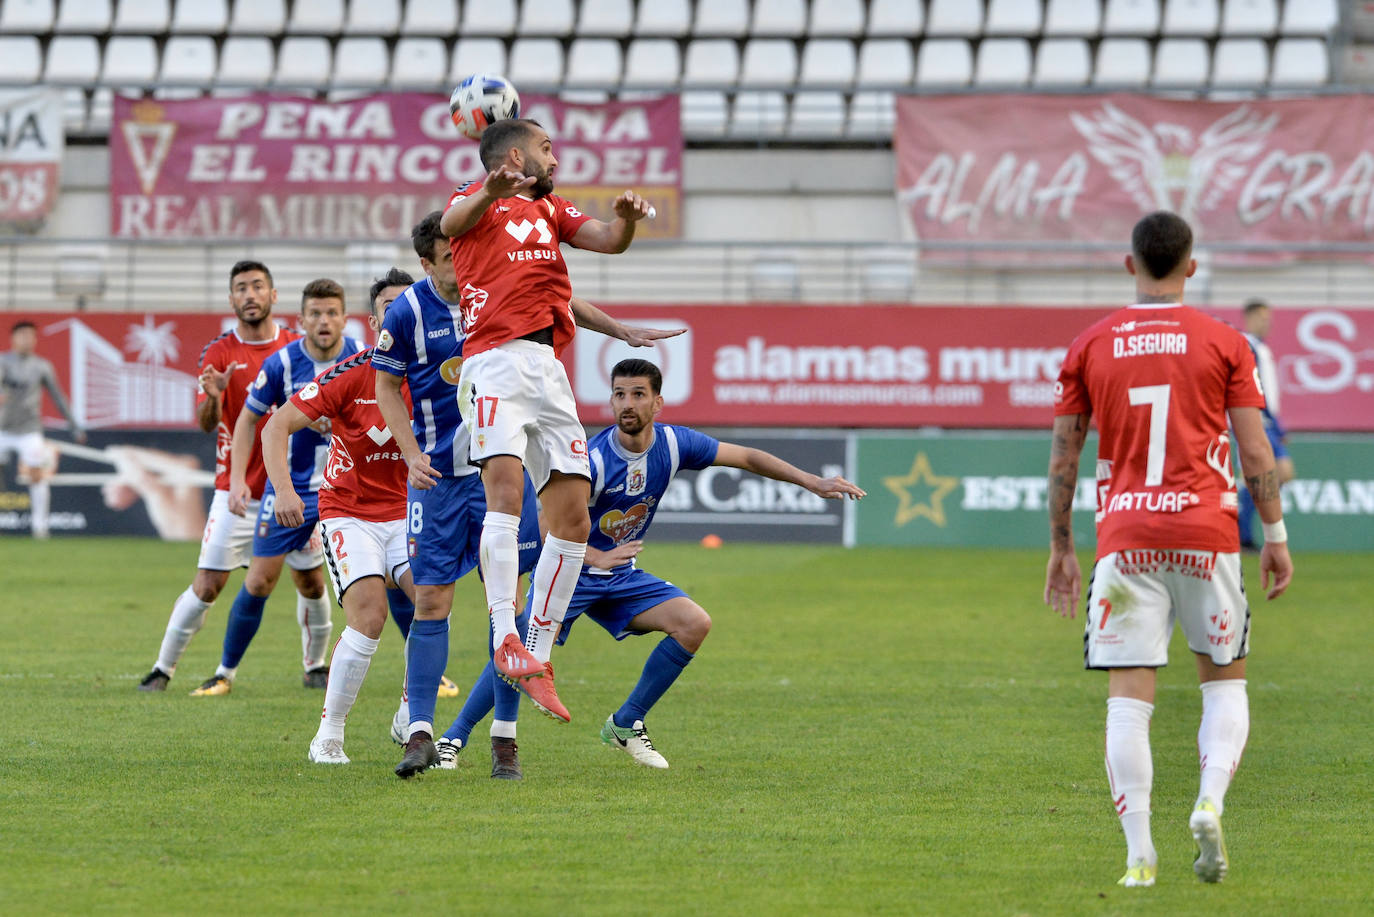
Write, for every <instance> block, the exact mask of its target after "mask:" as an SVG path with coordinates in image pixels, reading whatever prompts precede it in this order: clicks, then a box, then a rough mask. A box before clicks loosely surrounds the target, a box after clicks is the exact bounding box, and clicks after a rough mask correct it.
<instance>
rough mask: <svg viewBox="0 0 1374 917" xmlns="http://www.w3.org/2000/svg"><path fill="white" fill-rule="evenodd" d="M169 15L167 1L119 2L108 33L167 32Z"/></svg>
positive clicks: (144, 33) (140, 0) (148, 33)
mask: <svg viewBox="0 0 1374 917" xmlns="http://www.w3.org/2000/svg"><path fill="white" fill-rule="evenodd" d="M171 14H172V9H171V3H170V2H169V0H119V6H118V7H116V8H115V16H114V25H112V26H110V31H112V32H134V33H137V34H139V35H156V34H158V33H159V32H165V31H167V24H168V21H169V20H170V19H171Z"/></svg>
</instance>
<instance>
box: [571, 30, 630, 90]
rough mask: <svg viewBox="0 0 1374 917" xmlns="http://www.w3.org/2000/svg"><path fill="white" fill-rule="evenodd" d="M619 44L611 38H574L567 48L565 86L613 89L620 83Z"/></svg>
mask: <svg viewBox="0 0 1374 917" xmlns="http://www.w3.org/2000/svg"><path fill="white" fill-rule="evenodd" d="M620 75H621V74H620V42H618V41H616V40H614V39H612V38H576V39H574V40H573V43H572V44H571V45H569V47H568V73H567V76H565V77H564V78H563V83H564V85H566V86H584V87H585V86H597V87H601V88H605V87H608V86H611V87H614V86H615V85H616V84H618V83H619V82H620Z"/></svg>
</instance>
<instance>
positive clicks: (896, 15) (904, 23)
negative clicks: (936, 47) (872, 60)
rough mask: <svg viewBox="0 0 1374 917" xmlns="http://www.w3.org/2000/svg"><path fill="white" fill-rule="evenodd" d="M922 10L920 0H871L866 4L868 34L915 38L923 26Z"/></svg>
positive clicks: (923, 8) (923, 10)
mask: <svg viewBox="0 0 1374 917" xmlns="http://www.w3.org/2000/svg"><path fill="white" fill-rule="evenodd" d="M924 12H925V7H924V6H922V4H921V0H872V2H871V3H870V4H869V6H868V34H869V35H871V36H873V37H882V36H889V35H890V36H893V37H897V38H916V37H918V36H919V35H920V34H921V30H922V29H923V28H924V27H925V16H924Z"/></svg>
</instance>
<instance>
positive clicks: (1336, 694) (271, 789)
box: [0, 539, 1374, 915]
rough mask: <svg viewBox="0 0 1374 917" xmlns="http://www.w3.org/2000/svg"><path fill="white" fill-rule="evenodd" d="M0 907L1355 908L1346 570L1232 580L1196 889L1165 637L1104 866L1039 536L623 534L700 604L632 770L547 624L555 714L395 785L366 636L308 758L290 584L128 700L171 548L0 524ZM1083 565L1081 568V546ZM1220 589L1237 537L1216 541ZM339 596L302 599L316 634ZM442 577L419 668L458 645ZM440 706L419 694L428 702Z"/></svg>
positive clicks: (1185, 695) (1366, 768) (1190, 759)
mask: <svg viewBox="0 0 1374 917" xmlns="http://www.w3.org/2000/svg"><path fill="white" fill-rule="evenodd" d="M2 543H3V546H4V547H3V558H4V569H3V589H0V615H3V634H4V643H3V650H2V651H0V699H2V702H3V705H2V708H0V709H3V714H2V715H0V913H4V914H44V913H73V912H83V913H129V914H144V915H146V914H204V915H212V914H264V915H266V914H279V913H281V914H303V913H307V912H315V913H326V914H328V913H337V914H364V913H366V914H408V913H463V914H516V913H523V914H560V915H566V914H637V915H638V914H650V915H657V914H707V915H714V914H754V915H759V914H788V915H796V914H807V915H809V914H934V915H944V914H974V915H1000V914H1005V915H1021V914H1033V915H1063V914H1069V915H1071V914H1091V915H1108V914H1158V915H1179V914H1206V915H1218V914H1223V913H1227V914H1245V915H1254V914H1276V915H1292V914H1322V915H1327V914H1367V913H1370V912H1371V907H1374V905H1372V904H1371V901H1374V880H1372V879H1371V871H1372V869H1374V841H1372V840H1371V836H1372V835H1374V832H1371V831H1370V816H1371V799H1372V797H1371V790H1370V778H1371V771H1372V770H1374V694H1372V693H1371V687H1372V686H1374V665H1371V658H1374V657H1371V650H1370V647H1371V645H1372V644H1374V619H1371V611H1374V600H1371V598H1370V597H1371V595H1374V562H1371V560H1370V556H1369V555H1355V554H1351V555H1304V554H1300V555H1299V556H1298V557H1297V558H1296V563H1297V569H1298V575H1297V579H1296V582H1295V585H1294V586H1293V588H1292V590H1291V591H1290V592H1289V594H1288V595H1287V596H1285V597H1284V598H1282V599H1281V600H1279V601H1278V602H1275V603H1268V602H1264V601H1262V600H1260V601H1257V602H1256V604H1255V607H1254V609H1253V611H1254V618H1253V631H1254V638H1253V643H1252V659H1251V668H1250V689H1251V690H1250V696H1251V708H1252V721H1253V726H1252V730H1251V734H1250V743H1249V747H1248V748H1247V750H1246V755H1245V760H1244V763H1243V765H1242V767H1241V770H1240V773H1239V774H1238V776H1237V778H1236V781H1235V783H1234V784H1233V785H1232V790H1231V793H1230V795H1229V796H1228V798H1227V809H1226V831H1227V844H1228V847H1229V850H1230V854H1231V859H1232V867H1231V873H1230V875H1229V876H1228V878H1227V880H1226V882H1225V883H1223V884H1222V885H1220V886H1204V885H1202V884H1201V883H1199V882H1197V881H1196V880H1195V879H1194V877H1193V874H1192V869H1191V863H1192V858H1193V846H1192V840H1191V838H1190V836H1189V835H1188V831H1187V824H1186V819H1187V815H1188V812H1189V809H1190V807H1191V804H1192V799H1193V794H1194V792H1195V790H1196V751H1195V745H1194V737H1195V733H1196V729H1197V717H1198V711H1199V707H1200V698H1199V695H1198V691H1197V688H1196V674H1195V670H1194V667H1193V665H1192V662H1191V657H1189V656H1188V655H1187V654H1186V648H1185V647H1184V645H1183V644H1182V642H1181V639H1179V636H1178V635H1175V641H1174V644H1173V646H1172V652H1173V659H1174V664H1173V665H1171V666H1170V667H1169V668H1167V669H1165V670H1164V671H1163V673H1162V674H1161V681H1160V691H1159V697H1158V703H1157V707H1156V712H1155V719H1154V725H1153V732H1152V740H1153V747H1154V753H1155V792H1154V802H1153V804H1154V812H1155V815H1154V832H1155V842H1156V845H1157V846H1158V848H1159V854H1160V875H1159V884H1158V885H1157V886H1156V887H1155V888H1153V889H1141V890H1125V889H1120V888H1118V887H1117V886H1116V885H1115V880H1116V879H1117V878H1118V877H1119V876H1120V874H1121V872H1122V871H1123V861H1124V858H1125V848H1124V843H1123V841H1122V838H1121V834H1120V829H1119V827H1118V825H1117V820H1116V817H1115V813H1114V811H1113V809H1112V805H1111V803H1110V800H1109V798H1108V791H1107V787H1106V779H1105V776H1104V772H1103V764H1102V724H1103V719H1104V716H1105V705H1104V701H1103V698H1104V695H1105V678H1104V677H1103V676H1102V675H1101V674H1100V673H1086V672H1084V671H1083V670H1082V667H1081V666H1082V661H1081V646H1082V643H1081V626H1082V624H1081V622H1082V618H1081V616H1080V618H1079V619H1077V620H1075V621H1073V622H1068V621H1061V620H1060V619H1059V618H1057V617H1056V616H1055V615H1054V614H1053V613H1052V612H1051V611H1050V610H1049V609H1047V608H1045V607H1044V606H1043V605H1042V604H1041V603H1040V591H1041V586H1042V582H1043V570H1044V554H1043V553H1042V552H1039V551H993V550H909V549H859V550H852V551H845V550H841V549H832V548H812V547H796V546H765V545H732V544H727V545H726V546H725V547H724V548H723V549H720V550H714V551H708V550H704V549H702V548H699V547H697V546H695V545H665V544H651V545H650V546H649V548H648V549H647V550H646V551H645V553H644V556H643V558H642V561H643V564H644V566H645V567H646V568H647V569H649V570H652V571H654V572H657V573H659V574H660V575H663V576H666V577H668V578H670V579H672V580H673V581H674V582H676V583H678V584H679V585H680V586H682V587H683V588H684V589H686V590H687V591H688V592H689V593H690V594H691V595H693V596H694V597H695V598H696V599H697V600H698V601H699V602H700V603H701V604H702V605H703V606H704V607H705V608H706V609H707V610H708V611H709V612H711V614H712V616H713V618H714V621H715V628H714V630H713V632H712V634H711V636H710V638H709V639H708V640H707V642H706V644H705V646H704V647H703V650H702V652H701V654H700V656H699V657H698V659H697V660H696V661H695V662H694V663H693V665H692V666H691V667H690V668H689V669H688V670H687V673H686V674H685V676H684V677H683V678H682V679H681V680H680V681H679V683H678V684H677V686H676V687H675V688H674V689H673V690H672V691H670V692H669V694H668V695H667V697H665V699H664V700H663V702H662V703H660V705H659V706H658V707H657V708H656V709H655V710H654V711H653V712H652V715H651V717H650V721H649V725H650V727H651V734H652V736H653V737H654V739H655V742H656V743H657V745H658V747H659V749H660V750H661V751H662V752H663V753H664V754H665V755H666V756H667V758H668V759H669V761H670V762H671V763H672V768H671V770H668V771H666V772H655V771H650V770H648V769H646V768H641V767H638V766H636V765H635V764H633V763H632V762H631V761H630V759H629V758H628V757H627V756H625V755H623V754H620V753H618V752H616V751H613V750H610V749H608V748H606V747H604V746H603V745H602V744H601V743H600V741H599V739H598V738H597V732H598V729H599V727H600V724H601V722H602V721H603V720H604V719H605V717H606V715H607V714H608V713H609V712H610V711H611V710H613V709H614V708H615V707H616V706H618V705H619V703H620V702H621V700H622V699H623V697H624V695H625V694H626V693H627V692H628V691H629V689H630V687H631V685H632V684H633V682H634V680H635V679H636V678H637V677H638V674H639V670H640V667H641V666H642V664H643V661H644V658H645V656H646V655H647V654H648V652H649V650H650V648H651V647H652V645H653V640H654V639H656V638H653V637H650V638H644V639H631V640H627V641H625V642H624V643H619V644H618V643H615V642H614V641H612V640H611V639H610V638H609V637H608V636H607V635H606V634H605V633H604V632H603V631H601V629H600V628H598V627H597V626H596V625H594V624H592V623H591V622H584V623H582V624H580V625H579V626H578V627H577V628H576V629H575V631H574V633H573V638H572V640H571V641H570V643H569V645H568V646H567V647H565V648H563V649H561V650H559V651H558V652H557V653H556V654H555V661H556V662H557V664H558V672H559V686H560V693H561V694H562V697H563V699H564V701H565V702H566V703H567V705H568V707H569V708H570V709H571V710H572V712H573V722H572V724H571V725H566V726H564V725H558V724H555V723H553V722H552V721H549V720H547V719H544V718H542V717H539V716H538V715H537V714H535V713H534V711H533V709H532V708H531V707H530V706H529V705H528V704H526V705H524V707H523V708H522V720H521V724H520V753H521V758H522V761H523V763H524V768H525V780H524V781H523V782H522V783H509V782H505V781H494V780H491V779H490V778H489V777H488V772H489V763H490V762H489V757H488V751H487V743H486V738H485V736H486V724H483V725H479V726H478V729H477V731H475V732H474V734H473V735H474V739H475V740H476V741H475V743H474V745H473V746H472V747H471V748H469V749H467V750H465V751H464V753H463V757H462V758H461V759H460V768H459V770H457V771H454V772H437V771H436V772H432V773H429V774H426V775H423V776H421V777H420V778H417V779H415V780H411V781H408V782H402V781H400V780H398V779H397V778H396V777H394V776H393V775H392V772H391V768H392V767H393V766H394V765H395V763H396V762H397V761H398V760H399V752H398V750H397V748H396V746H394V745H392V744H391V742H390V741H389V739H388V738H387V728H388V724H389V721H390V716H391V713H392V711H393V709H394V704H395V702H396V698H397V694H398V690H399V683H400V678H401V654H400V640H399V639H398V635H397V633H396V631H395V630H394V628H393V627H392V626H391V625H388V631H387V632H386V634H385V635H384V638H383V641H382V646H381V648H380V649H379V651H378V656H377V659H376V662H375V663H374V665H373V668H372V671H371V674H370V675H369V677H368V681H367V684H366V685H365V686H364V688H363V694H362V697H361V699H360V701H359V704H358V706H357V708H356V709H355V710H354V712H353V715H352V717H351V719H350V724H349V732H348V740H347V746H346V747H347V751H348V753H349V755H350V756H351V757H352V759H353V763H352V764H351V765H349V766H347V767H343V768H326V767H321V766H316V765H311V764H309V763H308V762H307V761H306V746H307V744H308V742H309V739H310V737H311V736H312V735H313V733H314V730H315V726H316V723H317V717H318V716H319V707H320V703H321V697H322V695H321V693H320V692H310V691H306V690H305V689H303V688H302V687H301V685H300V662H299V658H300V657H299V653H300V643H299V630H298V629H297V627H296V624H295V615H294V602H293V601H292V597H291V593H290V591H289V588H287V589H282V590H279V592H278V594H277V595H276V596H274V597H273V599H272V600H271V602H270V603H269V604H268V607H267V614H266V618H265V621H264V624H263V628H262V630H261V632H260V633H259V635H258V638H257V640H256V642H255V643H254V645H253V647H252V649H251V650H250V651H249V654H248V656H247V658H246V660H245V663H244V664H243V666H242V667H241V669H240V670H239V680H238V685H237V686H236V688H235V690H234V692H233V694H231V695H230V696H228V697H224V698H208V699H201V698H190V697H188V696H187V692H188V691H190V689H191V688H193V687H194V686H195V685H196V684H197V683H198V682H199V681H200V680H201V679H203V678H205V677H207V676H208V675H209V674H210V673H211V672H212V671H213V669H214V665H215V662H216V661H217V658H218V655H219V647H220V640H221V637H222V635H223V629H224V620H225V617H226V613H227V609H228V605H229V601H230V599H231V598H232V595H233V593H234V591H236V590H237V588H238V585H239V582H240V579H241V578H240V577H239V576H238V575H235V576H234V577H232V578H231V579H230V586H229V588H228V589H227V590H226V594H225V595H224V596H222V597H221V599H220V600H219V602H217V603H216V605H215V607H214V609H213V610H212V612H211V617H210V620H209V623H208V624H207V626H206V628H205V630H204V631H203V632H202V633H201V634H200V635H199V636H198V637H197V639H196V640H195V642H194V643H192V645H191V649H190V651H189V652H188V653H187V656H186V658H185V659H184V660H183V662H182V665H181V667H180V669H179V671H178V673H177V677H176V678H175V679H174V680H173V682H172V690H169V691H168V693H167V694H165V695H145V694H141V693H139V692H137V691H135V690H134V686H135V684H136V681H137V679H138V677H139V676H140V675H142V674H143V673H144V672H145V671H146V670H147V669H148V667H149V665H150V663H151V661H152V659H153V657H154V655H155V654H156V650H157V646H158V642H159V640H160V639H161V635H162V629H163V626H164V624H165V623H166V619H167V614H168V611H169V609H170V606H171V603H172V600H173V599H174V598H175V597H176V595H177V594H178V593H179V592H180V591H181V590H182V589H184V588H185V586H186V584H187V582H188V581H189V577H190V575H191V573H192V569H193V567H194V564H195V558H196V546H195V545H184V544H183V545H168V544H162V543H157V542H153V541H144V540H81V539H60V540H55V541H51V542H47V543H42V544H39V543H33V542H29V541H27V540H22V539H7V540H4V541H3V542H2ZM1087 560H1088V558H1086V557H1085V558H1084V561H1085V569H1086V563H1087ZM1245 566H1246V571H1247V576H1248V579H1249V584H1250V588H1251V592H1252V595H1253V594H1254V593H1255V592H1257V591H1258V590H1257V582H1256V578H1255V577H1256V573H1255V567H1256V563H1255V560H1254V558H1253V557H1247V558H1246V561H1245ZM342 617H343V616H342V613H341V612H337V611H336V614H335V622H336V629H338V628H341V627H342ZM484 627H485V624H484V621H483V619H482V600H481V597H480V591H479V586H478V584H477V582H476V579H475V578H473V579H472V580H471V581H470V582H466V583H464V584H463V585H462V587H461V588H460V590H459V603H458V607H457V609H456V611H455V617H454V628H453V647H452V651H451V655H450V664H449V673H450V675H451V676H453V677H454V679H455V681H458V682H459V683H460V684H461V685H462V686H463V688H464V692H465V693H466V690H467V685H468V683H469V682H470V681H471V678H472V676H473V675H474V674H475V672H476V670H477V667H478V665H479V660H480V659H481V658H483V653H482V648H481V647H482V643H481V641H482V639H483V634H484ZM460 703H461V701H460V700H448V701H441V702H440V709H439V719H440V720H446V719H447V718H448V717H451V716H453V715H454V714H456V713H457V711H458V707H459V704H460Z"/></svg>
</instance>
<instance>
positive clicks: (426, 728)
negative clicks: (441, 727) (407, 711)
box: [406, 722, 434, 741]
mask: <svg viewBox="0 0 1374 917" xmlns="http://www.w3.org/2000/svg"><path fill="white" fill-rule="evenodd" d="M417 732H425V733H428V734H429V737H430V738H431V739H432V738H434V724H433V723H423V722H422V723H411V724H410V729H409V730H408V731H407V732H406V740H407V741H409V739H410V737H411V736H413V735H415V733H417Z"/></svg>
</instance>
